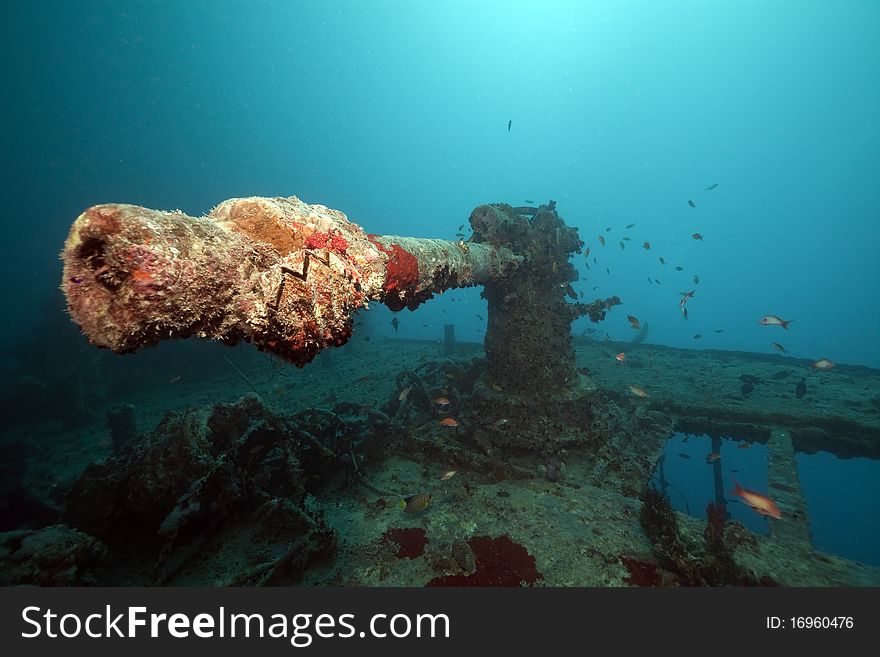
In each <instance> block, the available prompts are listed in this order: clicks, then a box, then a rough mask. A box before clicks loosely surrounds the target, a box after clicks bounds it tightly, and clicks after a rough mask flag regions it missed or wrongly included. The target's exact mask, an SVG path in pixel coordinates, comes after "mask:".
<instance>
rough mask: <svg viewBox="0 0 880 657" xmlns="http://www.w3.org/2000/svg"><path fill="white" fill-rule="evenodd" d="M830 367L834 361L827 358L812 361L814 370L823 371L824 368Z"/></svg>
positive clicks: (828, 368)
mask: <svg viewBox="0 0 880 657" xmlns="http://www.w3.org/2000/svg"><path fill="white" fill-rule="evenodd" d="M832 367H834V363H833V362H832V361H830V360H828V359H827V358H821V359H819V360H817V361H816V362H815V363H813V369H814V370H820V371H823V372H824V371H826V370H830V369H831V368H832Z"/></svg>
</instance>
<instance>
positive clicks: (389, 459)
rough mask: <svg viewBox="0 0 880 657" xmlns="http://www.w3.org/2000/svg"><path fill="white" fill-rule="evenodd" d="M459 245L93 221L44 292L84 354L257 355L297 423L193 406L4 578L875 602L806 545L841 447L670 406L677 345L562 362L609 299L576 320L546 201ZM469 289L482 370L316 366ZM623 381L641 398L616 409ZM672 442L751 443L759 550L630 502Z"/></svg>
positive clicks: (87, 219)
mask: <svg viewBox="0 0 880 657" xmlns="http://www.w3.org/2000/svg"><path fill="white" fill-rule="evenodd" d="M470 224H471V228H472V230H473V235H472V236H471V238H470V239H469V240H467V241H463V240H461V241H446V240H433V239H418V238H408V237H397V236H378V235H373V234H369V233H367V232H365V231H364V230H363V229H362V228H361V227H360V226H358V225H356V224H355V223H353V222H351V221H349V219H348V218H347V217H346V216H345V215H344V214H342V213H341V212H338V211H336V210H331V209H329V208H326V207H324V206H319V205H308V204H305V203H303V202H302V201H300V200H299V199H297V198H296V197H289V198H275V199H266V198H248V199H232V200H229V201H225V202H223V203H221V204H220V205H219V206H217V207H216V208H215V209H214V210H213V211H212V212H211V213H209V214H208V215H207V216H205V217H200V218H193V217H188V216H186V215H184V214H182V213H180V212H173V213H169V212H159V211H154V210H148V209H146V208H140V207H136V206H127V205H103V206H95V207H93V208H90V209H89V210H87V211H86V212H84V213H83V214H82V215H81V216H80V217H79V218H78V219H77V220H76V222H75V223H74V225H73V227H72V228H71V231H70V235H69V237H68V239H67V242H66V245H65V249H64V252H63V254H62V258H63V260H64V279H63V282H62V288H63V290H64V293H65V295H66V297H67V300H68V307H69V310H70V314H71V316H72V317H73V318H74V320H75V321H76V322H77V323H78V324H79V325H80V326H81V327H82V329H83V331H84V332H85V333H86V335H87V337H88V338H89V340H90V341H91V342H92V343H94V344H96V345H98V346H100V347H105V348H109V349H112V350H113V351H116V352H119V353H129V352H133V351H136V350H138V349H140V348H141V347H146V346H151V345H154V344H156V343H158V342H160V341H164V340H168V339H174V338H186V337H202V338H210V339H213V340H217V341H220V342H222V343H224V344H235V343H236V342H240V341H245V342H250V343H252V344H254V345H255V346H256V347H257V348H258V349H260V350H262V351H266V352H270V353H272V354H275V355H277V356H279V357H281V358H283V359H284V360H286V361H287V362H290V363H293V364H294V365H297V366H299V367H300V368H301V367H303V366H305V365H306V364H307V363H309V362H310V361H311V360H313V359H315V358H316V356H317V357H318V361H319V362H317V363H315V364H312V365H310V366H309V367H306V368H305V369H303V370H302V371H300V370H298V369H296V368H286V370H285V373H284V374H282V375H280V376H282V377H284V380H285V381H296V382H298V383H297V384H296V385H297V387H296V394H295V399H294V400H292V401H290V402H287V403H282V402H281V401H274V399H273V400H272V401H269V399H270V397H269V395H265V394H261V390H262V389H263V388H264V386H266V385H268V381H269V380H270V379H256V380H255V381H254V380H251V379H250V378H249V377H248V376H245V374H244V373H241V375H242V377H244V379H245V380H246V381H247V383H248V385H249V387H250V388H252V389H253V390H254V391H255V392H256V393H257V394H256V395H248V396H245V397H244V398H242V399H240V400H238V401H237V402H235V403H230V404H219V403H218V404H209V405H206V404H205V403H204V401H199V402H198V403H196V405H195V406H188V407H187V408H186V409H185V410H173V411H171V412H168V413H167V414H166V415H165V417H164V419H162V421H161V422H159V423H158V424H157V425H156V426H155V428H154V429H153V430H152V431H148V432H146V433H143V434H140V435H137V436H136V437H133V438H130V437H126V439H125V440H121V439H119V440H116V441H115V444H113V442H112V441H110V440H109V439H108V441H107V443H108V451H107V453H106V455H105V456H106V457H105V458H104V459H103V460H102V461H99V462H95V463H92V464H91V465H88V467H84V468H83V469H82V471H81V472H80V473H79V474H78V476H76V477H74V478H73V479H72V481H71V482H70V484H69V486H67V487H66V489H65V491H64V496H63V498H60V499H61V501H60V502H59V503H58V511H57V517H56V519H55V521H54V524H49V523H48V522H44V523H42V524H41V525H40V526H34V527H33V528H31V529H21V530H17V531H16V532H13V533H12V534H14V535H12V536H5V538H2V540H0V543H2V544H3V545H4V546H5V549H6V556H5V557H4V559H5V563H6V566H5V567H4V568H3V571H4V572H5V573H6V575H5V578H4V582H8V583H34V582H35V579H34V573H35V572H37V571H39V572H40V580H39V581H38V582H36V583H41V584H52V583H56V584H69V583H100V584H145V583H151V584H170V585H179V584H235V585H273V584H291V583H303V584H314V585H328V584H329V585H338V584H347V585H389V584H396V585H423V584H428V583H431V584H434V585H464V586H468V585H473V586H477V585H490V586H491V585H495V586H497V585H517V584H526V585H591V586H596V585H614V586H617V585H627V584H630V585H632V584H635V585H645V586H655V585H724V584H736V585H772V584H782V585H804V584H809V585H835V584H837V585H839V584H849V585H852V584H870V583H875V584H876V583H878V582H880V572H878V569H876V568H871V567H867V566H863V565H861V564H856V563H853V562H847V561H846V560H844V559H840V558H838V557H834V556H831V555H826V554H822V553H819V552H817V551H815V550H814V549H813V548H812V546H811V545H810V538H809V519H808V517H807V511H806V508H805V506H804V504H803V499H802V497H801V493H800V487H799V485H798V482H797V473H796V470H795V468H794V458H793V454H794V449H797V446H798V445H799V444H805V442H804V441H805V440H806V438H804V437H803V436H809V437H810V440H812V441H813V442H812V443H811V445H817V444H831V443H833V442H834V441H833V437H832V435H831V433H830V432H829V433H828V434H827V435H825V434H823V436H824V437H823V436H819V435H818V433H817V432H820V431H822V430H823V427H824V428H825V429H827V428H828V425H827V423H826V424H825V425H822V424H821V423H817V425H816V426H814V425H811V424H809V420H805V419H803V418H801V419H800V422H801V423H802V424H801V425H797V423H796V422H797V421H796V420H795V419H794V418H793V416H794V415H796V414H795V413H791V412H789V411H788V410H786V409H784V408H782V407H780V409H779V410H778V412H775V413H771V414H765V415H764V416H761V415H760V414H758V413H757V410H756V409H751V408H749V409H744V410H743V412H742V413H741V414H739V415H736V414H732V413H731V412H730V411H729V410H727V411H725V412H724V413H722V412H721V411H720V410H719V409H720V408H721V406H720V404H716V403H715V402H713V401H712V400H711V399H709V398H702V399H692V398H688V397H687V394H686V393H685V392H684V391H683V389H679V388H676V387H675V386H677V385H679V384H680V382H681V381H682V380H683V378H684V377H682V376H681V375H680V374H678V375H677V376H678V378H671V374H669V373H672V372H678V370H676V369H675V365H674V364H669V363H668V362H667V360H666V357H667V355H668V354H672V353H673V352H674V351H675V350H669V349H664V348H658V347H651V346H649V345H643V344H636V343H635V342H634V343H632V344H626V345H623V344H613V343H612V344H610V345H608V347H609V348H611V349H613V350H615V351H623V350H624V349H626V351H627V365H626V366H623V365H622V364H621V363H618V362H616V361H615V360H614V359H613V354H611V356H612V357H609V356H608V354H607V353H603V351H604V352H607V349H606V348H605V346H604V345H602V344H600V343H596V342H592V341H580V342H577V343H576V341H573V340H572V335H571V323H572V321H573V320H575V319H577V318H578V317H583V316H587V317H588V318H589V319H590V320H591V321H593V322H599V321H601V320H603V319H604V318H605V316H606V313H607V312H608V311H609V310H611V309H612V308H613V307H614V306H616V305H618V304H620V303H621V300H620V299H618V298H617V297H609V298H605V299H596V300H595V301H592V302H590V303H579V302H578V299H577V297H576V294H575V292H574V290H573V288H572V283H573V282H574V281H575V280H577V276H578V275H577V272H576V270H575V269H574V267H573V266H572V264H571V263H570V257H571V255H572V254H574V253H578V252H580V251H581V249H582V246H583V244H582V242H581V241H580V239H579V237H578V234H577V230H576V229H574V228H572V227H569V226H567V225H566V224H565V222H564V221H563V219H562V218H561V217H560V216H559V215H558V214H557V212H556V204H555V203H554V202H553V201H550V202H548V203H547V204H544V205H541V206H539V207H512V206H509V205H506V204H492V205H482V206H479V207H477V208H476V209H475V210H474V211H473V212H472V214H471V217H470ZM473 285H481V286H482V287H483V296H484V297H485V298H486V299H487V301H488V318H487V331H486V336H485V345H484V349H485V354H483V353H482V351H481V350H480V349H479V347H475V346H470V347H468V346H461V345H460V346H458V347H455V346H454V345H453V344H450V343H449V342H448V341H447V343H446V344H441V345H440V346H438V345H435V344H422V345H420V344H417V343H407V342H405V341H395V342H394V343H386V344H384V345H383V344H376V343H375V342H374V343H369V344H368V346H367V347H365V348H363V349H361V350H357V351H352V350H348V349H349V348H348V347H347V348H346V349H347V351H346V352H345V354H346V358H345V360H346V361H351V362H355V361H357V363H358V364H359V367H361V368H362V369H361V370H360V371H363V369H365V368H369V367H374V368H376V372H377V373H376V375H375V376H374V377H373V378H370V377H361V376H360V375H358V376H357V377H352V378H344V376H345V375H343V374H342V373H341V371H340V370H339V368H338V366H337V368H336V369H333V370H331V371H330V373H329V374H328V372H327V370H325V369H323V368H326V367H328V365H327V364H326V363H329V362H331V361H327V360H322V358H326V357H329V356H330V355H331V354H332V351H331V354H325V355H324V356H319V354H320V353H321V352H322V351H324V350H326V349H327V348H329V347H336V346H340V345H343V344H345V343H346V342H348V341H349V340H351V339H352V337H353V336H354V335H355V334H356V332H357V330H358V329H357V323H356V322H355V321H354V316H355V313H356V312H357V310H358V309H360V308H365V307H366V306H367V304H368V303H369V302H370V301H376V302H381V303H384V304H386V305H387V306H388V307H390V308H391V309H392V310H402V309H404V308H407V309H410V310H415V309H416V308H418V306H419V305H420V304H421V303H423V302H425V301H426V300H428V299H430V298H431V297H432V296H433V295H435V294H439V293H442V292H443V291H445V290H449V289H454V288H459V287H467V286H473ZM643 337H644V334H641V335H640V338H639V340H638V341H639V342H640V341H641V338H643ZM350 346H351V345H350ZM380 353H386V354H388V357H387V358H386V359H385V360H383V361H381V362H382V363H384V364H382V365H378V364H375V363H376V358H377V354H380ZM706 358H707V361H706V363H705V364H704V365H703V367H704V368H706V369H711V367H712V366H713V365H712V362H711V361H710V360H709V359H710V358H714V357H713V356H711V355H708V356H707V357H706ZM674 362H675V361H673V363H674ZM678 362H681V360H680V359H679V361H678ZM366 363H370V364H366ZM367 371H370V370H369V369H367ZM380 372H381V374H380ZM667 374H669V376H670V378H669V379H668V381H667V380H664V379H663V377H664V376H665V375H667ZM272 376H273V377H274V376H275V374H274V370H273V373H272ZM349 376H351V375H349ZM638 376H651V377H653V378H654V379H655V381H656V382H657V385H656V389H657V391H658V392H657V394H656V395H654V394H652V396H651V397H650V398H642V397H637V396H634V395H632V394H629V393H628V392H627V387H628V385H631V384H632V383H633V382H634V377H638ZM365 378H367V379H369V380H370V381H371V383H369V384H366V383H364V379H365ZM721 378H722V377H721V375H717V376H715V380H720V379H721ZM358 381H360V383H358ZM340 384H342V386H343V387H344V388H345V390H344V392H342V393H340V395H341V397H340V396H337V391H338V390H339V387H340ZM290 385H291V387H292V386H293V385H294V384H293V383H291V384H290ZM706 389H708V386H699V385H692V386H689V387H688V388H687V390H688V391H691V390H701V391H705V390H706ZM664 390H667V391H669V392H668V394H666V393H664V392H663V391H664ZM328 392H330V393H332V394H331V396H328ZM718 398H719V399H720V395H719V397H718ZM747 402H748V400H746V402H745V403H747ZM780 403H782V402H780ZM119 415H120V412H119V409H116V410H115V411H114V412H113V415H112V419H113V420H112V425H111V426H112V427H115V429H114V431H115V432H116V433H119V429H118V425H119ZM128 415H131V411H130V409H129V410H128ZM108 417H111V416H108ZM790 417H791V419H787V418H790ZM750 418H759V419H757V420H753V421H752V422H751V423H750ZM876 424H877V422H875V421H874V420H872V419H871V418H870V417H868V416H866V419H865V421H864V422H862V423H861V424H858V426H855V425H853V426H850V427H848V430H849V435H851V436H853V437H854V438H853V439H852V440H853V441H855V442H853V443H851V444H850V446H849V447H848V448H849V449H855V451H856V453H869V452H870V450H871V449H875V447H872V445H876V440H877V436H878V434H880V427H878V426H876ZM133 425H134V422H133V419H130V420H129V422H128V423H127V424H126V426H127V427H132V426H133ZM786 426H787V427H790V431H785V430H782V429H779V427H786ZM676 430H686V431H691V432H694V433H698V432H700V431H706V432H709V431H711V432H713V433H714V434H716V435H717V434H719V433H720V434H721V435H733V433H734V430H735V431H736V433H737V435H740V436H744V437H745V438H746V439H748V440H750V441H755V442H768V444H770V446H771V451H770V461H771V462H770V472H771V486H775V487H776V489H775V490H776V493H773V494H774V497H776V498H777V501H778V502H779V504H780V508H781V509H782V513H783V519H781V520H770V521H769V522H770V523H771V525H770V527H771V532H770V535H769V536H767V537H763V536H758V535H754V534H752V533H750V532H749V531H748V530H746V529H745V527H743V526H742V525H741V524H739V523H736V522H730V521H727V519H726V514H725V511H724V508H723V505H722V506H718V505H714V504H713V505H711V506H710V507H709V508H708V509H707V514H706V522H704V521H702V520H700V519H697V518H693V517H690V516H686V515H684V514H678V513H676V512H675V511H673V510H672V509H671V507H670V506H669V502H668V500H667V499H665V498H664V497H663V495H662V494H660V493H656V492H654V491H651V490H647V491H646V486H647V484H648V482H649V480H651V478H652V476H654V474H655V466H656V465H657V463H658V459H659V460H661V461H662V459H661V458H660V457H661V454H662V452H663V448H664V446H665V444H666V442H667V440H668V439H669V437H670V436H671V435H672V434H673V433H674V432H675V431H676ZM133 431H135V430H134V429H131V430H130V431H128V433H132V432H133ZM811 432H812V433H811ZM859 441H861V442H859ZM727 442H728V441H727V440H725V444H726V443H727ZM713 445H720V441H717V440H716V442H715V443H713ZM793 445H794V447H793ZM852 445H858V446H857V447H855V448H853V447H852ZM859 446H860V447H859ZM862 448H864V449H863V452H859V449H862ZM864 450H867V452H865V451H864ZM716 470H717V471H718V472H720V470H719V469H718V468H716ZM450 473H451V474H450ZM661 478H662V475H661ZM777 493H778V494H777ZM417 494H418V495H421V496H420V497H418V498H417V499H418V500H421V503H420V504H419V505H415V504H413V503H411V502H409V500H412V499H414V498H415V496H416V495H417ZM722 497H723V496H722ZM722 502H723V500H722ZM401 503H402V504H403V506H404V509H401V508H400V504H401ZM792 555H796V557H797V563H796V564H793V563H792Z"/></svg>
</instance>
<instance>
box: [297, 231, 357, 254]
mask: <svg viewBox="0 0 880 657" xmlns="http://www.w3.org/2000/svg"><path fill="white" fill-rule="evenodd" d="M305 246H306V248H307V249H330V250H331V251H336V252H337V253H339V254H343V253H345V252H346V251H347V250H348V240H346V239H345V238H344V237H343V236H342V233H339V232H327V233H312V234H311V235H309V236H308V237H307V238H306V244H305Z"/></svg>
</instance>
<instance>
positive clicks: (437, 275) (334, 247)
mask: <svg viewBox="0 0 880 657" xmlns="http://www.w3.org/2000/svg"><path fill="white" fill-rule="evenodd" d="M61 258H62V260H63V261H64V278H63V281H62V285H61V287H62V290H63V291H64V294H65V297H66V298H67V305H68V309H69V311H70V314H71V317H72V318H73V319H74V321H75V322H76V323H77V324H79V325H80V326H81V327H82V329H83V331H84V332H85V334H86V335H87V336H88V338H89V340H90V341H91V342H92V343H93V344H95V345H97V346H100V347H105V348H108V349H112V350H113V351H115V352H118V353H126V352H131V351H135V350H137V349H139V348H141V347H146V346H150V345H153V344H156V343H157V342H159V341H160V340H165V339H170V338H186V337H190V336H199V337H203V338H211V339H216V340H221V341H223V342H226V343H229V344H234V343H236V342H238V341H239V340H246V341H248V342H252V343H253V344H255V345H256V346H257V347H258V348H260V349H262V350H264V351H269V352H272V353H275V354H277V355H279V356H281V357H283V358H284V359H286V360H288V361H290V362H292V363H294V364H296V365H299V366H302V365H305V364H306V363H308V362H309V361H310V360H311V359H312V358H313V357H314V356H315V354H317V353H318V352H319V351H321V350H322V349H325V348H327V347H330V346H338V345H342V344H344V343H345V342H347V341H348V339H349V337H350V336H351V330H352V316H353V313H354V311H356V310H357V309H358V308H361V307H364V306H366V305H367V304H368V302H369V301H371V300H377V301H381V302H384V303H385V304H386V305H387V306H389V307H390V308H392V309H393V310H400V309H402V308H410V309H413V308H415V307H416V306H418V305H419V304H420V303H422V302H423V301H425V300H427V299H430V298H431V297H432V296H433V295H434V294H435V293H439V292H442V291H443V290H446V289H449V288H456V287H467V286H471V285H482V284H485V283H486V282H489V281H491V280H494V279H496V278H499V277H502V276H503V275H504V274H505V273H506V272H507V271H508V270H510V269H511V268H515V267H517V266H518V265H519V264H520V263H521V262H522V260H523V258H522V256H518V255H514V253H512V252H511V251H510V250H509V249H507V248H504V247H500V246H493V245H491V244H473V243H464V242H450V241H444V240H433V239H418V238H411V237H395V236H378V235H371V234H367V233H365V232H364V231H363V229H362V228H361V227H360V226H358V225H357V224H354V223H352V222H351V221H349V220H348V219H347V217H346V216H345V215H344V214H343V213H342V212H339V211H337V210H332V209H330V208H327V207H325V206H323V205H309V204H307V203H304V202H303V201H301V200H300V199H298V198H296V197H295V196H293V197H289V198H260V197H253V198H241V199H230V200H228V201H224V202H223V203H221V204H220V205H218V206H217V207H216V208H214V209H213V210H212V211H211V212H210V213H208V214H207V215H206V216H204V217H198V218H196V217H190V216H187V215H185V214H183V213H182V212H179V211H177V212H161V211H157V210H150V209H147V208H142V207H138V206H133V205H118V204H108V205H96V206H93V207H91V208H89V209H88V210H86V211H85V212H84V213H83V214H81V215H80V216H79V217H78V218H77V220H76V221H75V222H74V224H73V226H72V227H71V229H70V234H69V235H68V237H67V241H66V242H65V245H64V250H63V252H62V254H61Z"/></svg>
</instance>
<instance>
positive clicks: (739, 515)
mask: <svg viewBox="0 0 880 657" xmlns="http://www.w3.org/2000/svg"><path fill="white" fill-rule="evenodd" d="M747 442H748V441H746V440H744V439H743V438H736V437H735V436H725V437H723V438H722V440H721V451H720V454H721V472H722V475H721V476H722V485H723V486H722V487H723V489H724V499H725V501H726V503H727V513H728V514H729V517H730V519H731V520H736V521H738V522H741V523H742V524H743V525H745V526H746V527H748V528H749V529H750V530H751V531H753V532H755V533H756V534H764V535H767V534H769V527H768V524H767V523H768V520H767V518H766V517H764V516H762V515H759V514H758V513H755V511H753V510H752V509H751V508H749V507H748V506H747V505H746V504H744V503H743V500H742V499H740V498H739V497H737V496H736V495H734V494H733V489H734V486H735V482H739V484H740V486H742V487H743V488H748V489H750V490H754V491H759V492H761V491H763V492H766V491H767V447H766V446H765V445H762V444H761V443H753V444H752V446H751V447H749V448H748V449H739V447H738V446H739V445H742V444H744V443H747ZM711 452H712V439H711V438H710V437H709V436H708V435H706V434H703V435H700V436H695V435H692V434H685V433H676V434H675V435H674V436H672V438H670V439H669V441H668V442H667V443H666V448H665V449H664V452H663V453H664V456H665V458H664V463H663V468H664V474H665V477H666V480H667V481H668V482H669V483H670V484H671V486H672V488H670V489H669V490H668V491H667V493H668V495H669V499H670V502H672V506H673V507H674V508H675V509H677V510H679V511H681V512H683V513H689V514H690V515H692V516H694V517H697V518H700V519H702V520H705V519H706V505H708V504H709V502H712V503H713V504H714V503H715V501H716V500H715V475H714V468H713V466H712V465H710V464H708V463H707V462H706V456H707V455H708V454H710V453H711ZM682 454H684V455H685V456H686V457H687V458H685V457H683V456H682ZM653 483H654V484H655V486H656V487H658V488H659V486H658V485H657V482H656V481H655V482H653Z"/></svg>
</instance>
